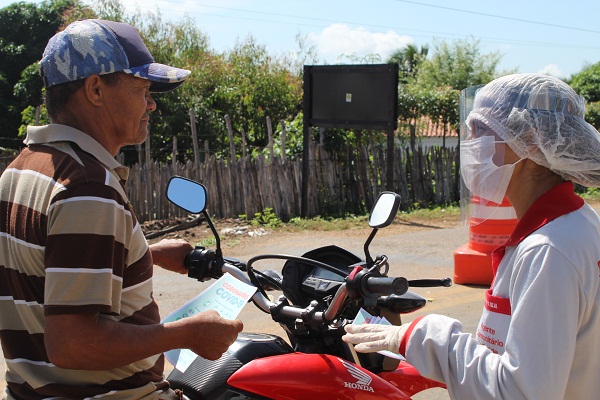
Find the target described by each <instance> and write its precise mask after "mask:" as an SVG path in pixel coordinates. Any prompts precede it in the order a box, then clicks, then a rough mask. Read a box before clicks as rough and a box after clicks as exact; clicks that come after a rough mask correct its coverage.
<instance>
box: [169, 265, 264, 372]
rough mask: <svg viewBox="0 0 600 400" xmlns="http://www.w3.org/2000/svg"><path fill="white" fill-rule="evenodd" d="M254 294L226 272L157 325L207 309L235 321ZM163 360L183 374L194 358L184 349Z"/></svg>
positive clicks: (250, 288)
mask: <svg viewBox="0 0 600 400" xmlns="http://www.w3.org/2000/svg"><path fill="white" fill-rule="evenodd" d="M255 292H256V288H255V287H254V286H251V285H248V284H246V283H244V282H242V281H239V280H237V279H236V278H234V277H233V276H232V275H230V274H228V273H226V274H224V275H223V276H222V277H221V278H219V279H218V280H217V281H216V282H214V283H213V284H212V285H210V286H209V287H208V288H207V289H206V290H204V291H203V292H202V293H200V294H199V295H198V296H196V297H194V298H193V299H192V300H190V301H189V302H187V303H185V304H184V305H183V306H181V307H179V308H178V309H177V310H175V311H173V312H172V313H171V314H169V315H167V316H166V317H165V318H164V319H163V320H162V321H161V322H162V323H165V322H172V321H177V320H180V319H182V318H186V317H189V316H191V315H194V314H197V313H200V312H202V311H208V310H215V311H217V312H218V313H219V314H220V315H221V317H223V318H225V319H235V318H236V317H237V316H238V315H239V313H240V311H242V309H243V308H244V306H245V305H246V304H247V303H248V300H250V298H251V297H252V296H253V295H254V293H255ZM165 357H166V358H167V360H168V361H169V362H170V363H171V364H173V365H174V366H175V368H177V369H178V370H180V371H181V372H185V370H186V369H187V367H189V366H190V364H191V363H192V362H193V361H194V360H195V359H196V357H198V355H197V354H196V353H194V352H193V351H191V350H188V349H175V350H170V351H167V352H165Z"/></svg>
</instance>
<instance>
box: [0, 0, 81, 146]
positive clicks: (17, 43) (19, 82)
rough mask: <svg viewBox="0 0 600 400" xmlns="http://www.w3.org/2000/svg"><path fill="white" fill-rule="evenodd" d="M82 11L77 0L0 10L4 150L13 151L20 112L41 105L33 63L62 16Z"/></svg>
mask: <svg viewBox="0 0 600 400" xmlns="http://www.w3.org/2000/svg"><path fill="white" fill-rule="evenodd" d="M76 8H84V6H83V5H82V4H81V3H80V2H79V0H46V1H44V2H42V3H40V4H39V5H36V4H33V3H26V2H19V3H14V4H11V5H9V6H7V7H5V8H2V9H0V125H1V126H2V128H3V136H4V137H5V138H7V139H5V141H4V142H3V144H4V145H5V146H6V147H16V146H18V145H19V142H20V141H16V140H11V139H16V137H17V134H18V131H19V125H20V124H21V111H22V110H24V109H25V108H27V107H28V106H33V107H35V106H37V105H39V104H41V102H42V99H41V93H42V92H41V90H42V84H41V78H40V77H39V74H38V69H37V62H38V60H39V59H40V58H41V56H42V53H43V51H44V48H45V47H46V44H47V43H48V40H49V39H50V38H51V37H52V36H53V35H54V34H55V33H56V32H57V31H58V29H59V28H60V26H61V25H62V24H63V16H64V14H65V13H66V12H67V11H69V10H72V9H76Z"/></svg>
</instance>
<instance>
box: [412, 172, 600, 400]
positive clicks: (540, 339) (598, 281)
mask: <svg viewBox="0 0 600 400" xmlns="http://www.w3.org/2000/svg"><path fill="white" fill-rule="evenodd" d="M504 251H505V252H504ZM502 256H503V257H502ZM495 257H497V260H496V263H495V264H496V265H497V267H496V266H495V278H494V282H493V283H492V287H491V289H490V290H488V293H487V295H486V302H485V306H484V311H483V315H482V317H481V321H480V323H479V326H478V329H477V334H476V336H473V335H471V334H468V333H464V332H462V325H461V324H460V322H458V321H457V320H454V319H451V318H448V317H445V316H441V315H428V316H425V317H423V318H421V319H418V320H416V321H413V322H412V323H411V325H410V327H409V330H408V331H407V333H406V334H405V336H404V338H403V340H402V344H401V347H400V352H401V353H402V354H404V355H405V356H406V359H407V361H408V362H409V363H411V364H412V365H414V366H415V367H416V368H417V370H418V371H419V372H420V373H421V374H422V375H424V376H427V377H429V378H432V379H436V380H439V381H442V382H445V383H446V385H447V386H448V391H449V393H450V397H451V398H453V399H477V400H482V399H495V400H498V399H510V400H518V399H529V400H534V399H544V400H552V399H597V398H600V278H599V274H600V269H599V267H600V219H599V217H598V215H597V214H596V213H595V212H594V210H593V209H592V208H591V207H590V206H589V205H587V204H584V203H583V200H582V199H581V198H579V197H578V196H576V195H575V194H574V192H573V185H572V184H571V183H563V184H561V185H559V186H558V187H555V188H553V189H552V190H550V191H549V192H547V193H545V194H544V195H543V196H542V197H540V198H539V199H538V200H537V201H536V202H535V203H534V204H533V205H532V207H531V208H530V209H529V210H528V211H527V213H526V215H525V216H524V217H523V218H522V219H521V221H519V224H518V225H517V227H516V228H515V232H514V233H513V235H512V236H511V238H510V239H509V240H508V242H507V244H506V247H505V248H504V247H502V248H500V249H498V250H497V255H495ZM501 257H502V258H501ZM500 260H501V261H500ZM498 262H499V264H498Z"/></svg>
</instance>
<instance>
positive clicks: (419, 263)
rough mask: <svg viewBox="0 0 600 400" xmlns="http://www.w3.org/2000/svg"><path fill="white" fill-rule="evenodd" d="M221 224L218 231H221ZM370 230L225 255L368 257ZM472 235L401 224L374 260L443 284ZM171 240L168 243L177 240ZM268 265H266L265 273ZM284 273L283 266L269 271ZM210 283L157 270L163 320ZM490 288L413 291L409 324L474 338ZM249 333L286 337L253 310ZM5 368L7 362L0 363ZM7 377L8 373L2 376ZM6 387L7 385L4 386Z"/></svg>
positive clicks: (250, 241) (236, 248)
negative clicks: (436, 324)
mask: <svg viewBox="0 0 600 400" xmlns="http://www.w3.org/2000/svg"><path fill="white" fill-rule="evenodd" d="M221 228H222V226H219V224H218V223H217V229H221ZM369 232H370V229H368V227H365V228H364V229H362V228H361V229H352V230H346V231H317V232H315V231H304V232H299V233H286V232H283V233H281V232H280V233H271V234H267V235H265V236H254V237H250V236H248V235H247V234H246V235H244V236H240V237H224V238H223V244H224V248H223V251H224V254H225V255H227V256H231V257H237V258H239V259H242V260H247V259H249V258H250V257H252V256H255V255H258V254H262V253H284V254H292V255H301V254H303V253H304V252H306V251H308V250H310V249H313V248H316V247H320V246H324V245H328V244H337V245H338V246H341V247H344V248H346V249H347V250H349V251H351V252H353V253H355V254H357V255H358V256H360V257H363V256H364V253H363V244H364V241H365V239H366V238H367V236H368V234H369ZM467 233H468V230H467V228H465V227H461V226H458V225H457V222H456V221H455V220H450V221H434V222H430V221H422V222H420V223H414V222H413V223H411V224H406V223H397V222H395V223H394V224H393V225H392V226H390V227H388V228H385V229H382V230H380V231H379V232H378V234H377V236H376V237H375V240H374V241H373V243H372V245H371V248H370V249H371V254H372V255H375V254H386V255H388V257H389V259H390V265H391V271H390V276H405V277H407V278H408V279H414V278H442V277H452V275H453V256H452V252H453V251H454V250H455V249H456V248H458V247H459V246H461V245H463V244H464V243H466V241H467ZM176 235H179V236H180V237H181V236H183V237H184V238H186V239H187V240H189V241H190V242H191V243H197V242H199V241H200V240H202V239H204V238H206V237H209V234H208V233H207V232H206V228H204V227H200V228H197V229H195V230H193V231H188V232H187V233H185V234H182V233H179V234H176ZM173 236H174V235H171V236H169V237H173ZM266 267H267V265H265V268H266ZM268 267H269V268H273V269H280V268H281V265H271V266H268ZM209 284H210V282H203V283H202V282H197V281H193V280H191V279H189V278H187V277H184V276H177V275H175V274H173V273H169V272H165V271H163V270H161V269H160V268H157V270H156V275H155V283H154V287H155V297H156V299H157V301H158V303H159V306H160V308H161V315H167V314H168V313H170V312H171V311H173V310H175V309H176V308H177V307H179V306H180V305H182V304H184V303H185V302H186V301H187V300H189V299H191V298H192V297H194V296H195V295H197V294H198V293H200V292H201V291H202V290H203V289H204V288H205V287H207V286H208V285H209ZM484 290H485V288H483V287H469V286H461V285H454V286H452V287H450V288H426V289H418V288H417V289H415V290H414V291H415V292H417V293H419V294H421V295H422V296H424V297H426V298H428V299H429V300H430V301H429V304H428V305H427V306H426V307H425V308H424V309H423V310H421V311H419V312H417V313H415V314H410V315H408V316H406V317H405V318H404V321H410V320H411V319H413V318H414V317H416V316H418V315H421V314H424V313H439V314H444V315H449V316H452V317H456V318H458V319H460V320H461V321H462V322H463V324H464V326H465V330H466V331H469V332H473V331H474V329H475V326H476V324H477V322H478V320H479V315H480V312H481V308H482V299H483V294H484ZM240 319H241V320H242V321H243V322H244V330H245V331H247V332H268V333H274V334H277V335H280V336H282V337H285V335H284V334H283V331H282V330H281V329H280V328H279V327H278V326H277V325H276V324H275V323H274V322H272V321H271V319H270V318H269V317H268V316H267V315H266V314H264V313H262V312H260V311H258V310H257V309H256V308H255V307H253V305H252V304H249V305H248V306H247V307H246V308H245V309H244V310H243V311H242V314H241V316H240ZM0 365H1V368H2V369H3V368H4V360H3V359H2V361H1V362H0ZM0 372H1V373H2V375H3V370H2V371H0ZM2 385H4V382H2ZM415 398H416V399H420V400H439V399H448V397H447V393H446V392H445V391H441V390H435V391H430V392H426V393H423V394H420V395H418V396H416V397H415Z"/></svg>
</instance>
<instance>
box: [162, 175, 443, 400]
mask: <svg viewBox="0 0 600 400" xmlns="http://www.w3.org/2000/svg"><path fill="white" fill-rule="evenodd" d="M167 198H168V199H169V200H170V201H171V202H172V203H173V204H176V205H177V206H179V207H181V208H183V209H184V210H186V211H188V212H190V213H194V214H203V215H204V218H205V219H206V222H207V224H208V225H209V227H210V228H211V230H212V232H213V234H214V235H215V239H216V249H215V250H214V251H213V250H210V249H206V248H204V247H200V246H198V247H196V248H195V249H194V250H193V251H192V252H191V253H190V254H189V255H188V257H187V258H186V266H187V268H188V271H189V273H188V276H189V277H191V278H194V279H198V280H200V281H205V280H209V279H213V278H215V279H216V278H220V277H221V276H222V275H223V274H224V273H226V272H227V273H230V274H231V275H233V276H234V277H236V278H237V279H239V280H241V281H243V282H245V283H248V284H250V285H253V286H254V287H256V288H257V292H256V293H255V294H254V296H253V297H252V302H253V303H254V304H255V305H256V306H257V307H258V308H259V309H261V310H262V311H264V312H265V313H268V314H270V315H271V318H272V319H273V321H275V322H277V323H279V324H280V326H281V327H282V328H283V329H284V331H285V332H286V334H287V336H288V340H289V343H288V342H286V341H285V340H283V339H282V338H281V337H279V336H275V335H270V334H263V333H246V332H244V333H241V334H240V335H239V337H238V339H237V341H236V342H235V343H234V344H233V345H231V346H230V348H229V350H228V351H227V352H225V353H224V354H223V356H221V358H220V359H218V360H216V361H209V360H206V359H203V358H202V357H197V358H196V359H195V360H194V361H193V362H192V363H191V365H189V367H188V368H187V369H186V370H185V372H181V371H179V370H177V369H174V370H173V371H172V372H171V374H170V375H169V376H168V377H167V380H168V381H169V382H170V383H171V387H173V388H175V389H181V390H182V391H183V393H184V396H185V397H187V398H189V399H198V400H200V399H214V400H225V399H240V400H241V399H273V400H284V399H286V400H287V399H289V400H292V399H294V400H298V399H307V400H316V399H319V400H320V399H360V400H367V399H410V397H411V396H412V395H414V394H416V393H418V392H421V391H423V390H426V389H429V388H434V387H442V388H443V387H445V385H444V384H442V383H440V382H436V381H433V380H430V379H427V378H424V377H422V376H421V375H419V373H418V372H417V371H416V370H415V368H414V367H412V366H411V365H410V364H408V363H407V362H406V361H403V360H402V361H401V360H399V359H396V358H391V357H387V356H384V355H381V354H378V353H371V354H359V353H356V352H355V351H354V348H353V346H352V345H348V344H347V343H345V342H344V341H343V340H342V339H341V337H342V336H343V335H344V333H345V331H344V326H345V325H346V324H350V323H352V322H353V320H354V319H355V318H356V316H357V314H358V312H359V310H360V309H361V308H363V309H364V310H366V311H367V312H368V313H369V314H371V315H373V316H380V317H385V318H386V319H387V320H388V321H389V322H391V323H393V324H395V325H397V324H400V323H401V320H400V314H405V313H409V312H412V311H415V310H418V309H420V308H422V307H424V306H425V304H426V299H425V298H423V297H422V296H420V295H418V294H416V293H413V292H410V291H408V289H409V287H411V286H412V287H433V286H450V285H451V284H452V282H451V280H450V279H449V278H446V279H439V280H436V279H423V280H411V281H408V280H407V279H405V278H402V277H396V278H394V277H388V276H387V272H388V270H389V265H388V262H387V257H386V256H385V255H380V256H376V257H375V258H374V259H373V258H372V257H371V255H370V254H369V244H370V243H371V241H372V240H373V238H374V237H375V234H376V233H377V230H378V229H380V228H384V227H386V226H388V225H390V224H391V223H392V221H393V220H394V217H395V215H396V213H397V211H398V206H399V203H400V197H399V195H397V194H395V193H392V192H382V193H381V194H380V195H379V197H378V199H377V202H376V203H375V205H374V206H373V209H372V211H371V214H370V217H369V226H371V227H372V228H373V231H372V232H371V234H370V235H369V237H368V239H367V241H366V242H365V245H364V252H365V260H362V259H360V258H359V257H357V256H356V255H354V254H352V253H350V252H348V251H346V250H344V249H342V248H340V247H338V246H334V245H331V246H325V247H321V248H317V249H314V250H311V251H309V252H307V253H306V254H304V255H302V256H300V257H298V256H292V255H282V254H264V255H260V256H256V257H253V258H252V259H250V260H248V262H247V263H243V262H241V261H239V260H236V259H231V258H226V257H224V256H223V254H222V252H221V248H220V240H219V235H218V234H217V231H216V229H215V227H214V225H213V223H212V221H211V219H210V217H209V215H208V212H207V211H206V188H205V187H204V186H203V185H201V184H199V183H197V182H194V181H191V180H188V179H185V178H181V177H173V178H171V180H170V181H169V185H168V188H167ZM267 259H277V260H282V261H284V264H283V267H282V270H281V273H279V272H277V271H274V270H262V271H261V270H258V269H256V268H255V264H256V263H258V262H259V261H261V260H267ZM273 290H277V291H280V292H281V293H282V295H281V296H280V297H279V299H278V300H277V301H276V302H272V301H271V300H270V297H269V296H268V294H267V292H268V291H273ZM199 340H202V338H199Z"/></svg>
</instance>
